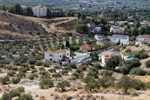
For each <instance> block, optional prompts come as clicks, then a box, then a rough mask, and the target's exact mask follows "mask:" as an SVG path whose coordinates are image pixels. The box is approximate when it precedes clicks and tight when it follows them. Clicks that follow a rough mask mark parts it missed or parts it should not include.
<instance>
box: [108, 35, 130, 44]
mask: <svg viewBox="0 0 150 100" xmlns="http://www.w3.org/2000/svg"><path fill="white" fill-rule="evenodd" d="M110 40H111V42H114V43H115V44H116V43H118V42H120V44H123V45H128V44H129V36H128V35H116V34H114V35H112V36H111V39H110Z"/></svg>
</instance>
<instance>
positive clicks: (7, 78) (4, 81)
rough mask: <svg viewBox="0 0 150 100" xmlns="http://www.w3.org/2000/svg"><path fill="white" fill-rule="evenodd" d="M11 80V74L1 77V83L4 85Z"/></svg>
mask: <svg viewBox="0 0 150 100" xmlns="http://www.w3.org/2000/svg"><path fill="white" fill-rule="evenodd" d="M9 81H10V80H9V76H5V77H4V78H0V83H1V84H2V85H5V84H7V83H8V82H9Z"/></svg>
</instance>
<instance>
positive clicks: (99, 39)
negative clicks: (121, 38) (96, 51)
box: [94, 34, 107, 41]
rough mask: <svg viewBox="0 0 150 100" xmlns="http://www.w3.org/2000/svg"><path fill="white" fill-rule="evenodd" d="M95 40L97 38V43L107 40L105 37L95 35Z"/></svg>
mask: <svg viewBox="0 0 150 100" xmlns="http://www.w3.org/2000/svg"><path fill="white" fill-rule="evenodd" d="M94 38H95V39H96V40H97V41H101V40H106V39H107V38H106V37H104V36H102V35H99V34H97V35H95V36H94Z"/></svg>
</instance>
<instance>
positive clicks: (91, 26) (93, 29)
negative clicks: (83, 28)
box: [87, 23, 102, 33]
mask: <svg viewBox="0 0 150 100" xmlns="http://www.w3.org/2000/svg"><path fill="white" fill-rule="evenodd" d="M87 26H88V27H89V28H90V29H91V30H90V32H91V33H96V32H101V30H102V28H101V27H97V26H96V25H95V24H92V23H88V24H87Z"/></svg>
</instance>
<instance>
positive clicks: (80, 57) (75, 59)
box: [70, 52, 91, 63]
mask: <svg viewBox="0 0 150 100" xmlns="http://www.w3.org/2000/svg"><path fill="white" fill-rule="evenodd" d="M90 54H91V53H90V52H89V53H78V52H75V56H74V57H73V58H72V59H71V60H70V63H81V62H82V61H83V60H85V59H88V58H90Z"/></svg>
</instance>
